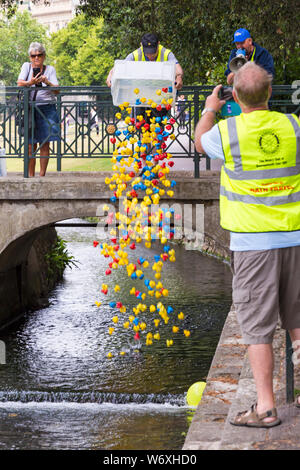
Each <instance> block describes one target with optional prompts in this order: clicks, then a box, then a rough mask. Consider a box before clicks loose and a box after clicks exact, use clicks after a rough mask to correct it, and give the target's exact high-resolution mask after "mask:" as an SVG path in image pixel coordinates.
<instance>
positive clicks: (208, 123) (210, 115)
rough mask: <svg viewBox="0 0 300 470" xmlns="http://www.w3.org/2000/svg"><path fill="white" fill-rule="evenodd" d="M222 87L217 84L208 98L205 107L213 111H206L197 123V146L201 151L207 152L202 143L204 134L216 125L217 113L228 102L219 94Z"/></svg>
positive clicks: (198, 150)
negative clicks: (221, 98)
mask: <svg viewBox="0 0 300 470" xmlns="http://www.w3.org/2000/svg"><path fill="white" fill-rule="evenodd" d="M221 87H222V85H218V86H216V87H215V88H214V90H213V92H212V94H211V95H210V96H208V97H207V98H206V102H205V108H208V109H211V110H212V111H208V112H207V113H205V115H204V116H202V117H201V119H200V121H199V122H198V124H197V127H196V131H195V147H196V150H197V152H199V153H205V151H204V149H203V147H202V144H201V137H202V135H203V134H205V132H208V131H210V129H211V128H212V127H213V125H214V122H215V117H216V113H217V112H218V111H220V109H221V108H222V106H223V105H224V104H225V103H226V101H225V100H220V98H219V96H218V94H219V91H220V89H221Z"/></svg>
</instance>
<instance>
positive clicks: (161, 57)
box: [133, 44, 171, 62]
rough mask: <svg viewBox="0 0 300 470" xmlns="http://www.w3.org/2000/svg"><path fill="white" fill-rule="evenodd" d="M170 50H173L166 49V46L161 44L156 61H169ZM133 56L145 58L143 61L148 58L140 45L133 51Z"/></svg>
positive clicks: (138, 58)
mask: <svg viewBox="0 0 300 470" xmlns="http://www.w3.org/2000/svg"><path fill="white" fill-rule="evenodd" d="M170 52H171V50H170V49H166V48H165V47H164V46H162V45H161V44H159V46H158V54H157V57H156V59H155V61H156V62H164V61H167V60H168V55H169V54H170ZM133 57H134V60H143V61H145V60H146V57H145V54H144V51H143V48H142V47H140V48H139V49H136V50H135V51H134V52H133Z"/></svg>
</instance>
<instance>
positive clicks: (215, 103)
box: [202, 85, 226, 115]
mask: <svg viewBox="0 0 300 470" xmlns="http://www.w3.org/2000/svg"><path fill="white" fill-rule="evenodd" d="M221 88H222V85H217V86H216V87H215V88H214V89H213V92H212V94H211V95H209V96H208V97H207V98H206V101H205V108H204V110H203V111H205V110H211V111H214V112H215V114H216V113H217V112H218V111H220V109H221V108H222V106H223V105H224V104H225V103H226V101H225V100H222V99H220V98H219V94H220V90H221ZM211 114H213V113H211ZM202 115H203V113H202Z"/></svg>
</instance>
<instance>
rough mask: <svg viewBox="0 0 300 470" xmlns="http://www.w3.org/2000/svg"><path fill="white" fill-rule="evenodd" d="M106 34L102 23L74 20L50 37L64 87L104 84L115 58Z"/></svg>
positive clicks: (54, 62)
mask: <svg viewBox="0 0 300 470" xmlns="http://www.w3.org/2000/svg"><path fill="white" fill-rule="evenodd" d="M102 35H103V20H101V19H99V18H96V19H95V20H94V21H89V22H87V20H86V18H85V15H83V14H81V15H78V16H77V17H75V18H74V19H73V20H72V21H71V22H70V23H69V24H68V25H67V27H66V28H63V29H61V30H59V31H58V32H57V33H54V34H53V35H52V37H51V63H53V64H54V65H55V68H56V72H57V75H58V78H59V82H60V84H61V85H104V84H105V79H106V77H107V74H108V72H109V70H110V69H111V67H112V66H113V58H112V56H111V54H110V52H109V48H108V46H107V41H106V40H105V38H103V37H102Z"/></svg>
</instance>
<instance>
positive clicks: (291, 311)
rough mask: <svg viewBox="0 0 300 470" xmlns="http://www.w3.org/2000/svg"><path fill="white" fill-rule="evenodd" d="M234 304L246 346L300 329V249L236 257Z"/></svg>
mask: <svg viewBox="0 0 300 470" xmlns="http://www.w3.org/2000/svg"><path fill="white" fill-rule="evenodd" d="M232 268H233V281H232V287H233V293H232V298H233V303H234V305H235V308H236V311H237V319H238V322H239V324H240V327H241V330H242V335H243V339H244V342H245V344H268V343H272V341H273V335H274V332H275V329H276V326H277V324H278V320H279V318H280V320H281V327H282V328H284V329H286V330H291V329H294V328H300V246H294V247H289V248H278V249H272V250H261V251H260V250H258V251H235V252H234V253H233V265H232Z"/></svg>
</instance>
